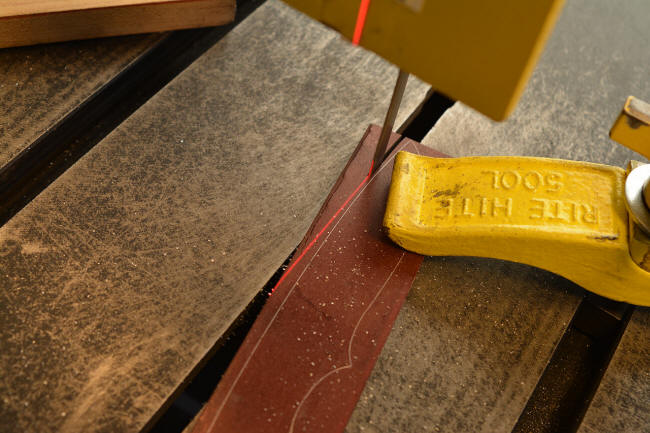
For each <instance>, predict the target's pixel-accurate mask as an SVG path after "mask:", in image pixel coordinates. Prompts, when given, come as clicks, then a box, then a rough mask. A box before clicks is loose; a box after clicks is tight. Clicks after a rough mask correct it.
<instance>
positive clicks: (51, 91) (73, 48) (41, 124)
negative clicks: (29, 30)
mask: <svg viewBox="0 0 650 433" xmlns="http://www.w3.org/2000/svg"><path fill="white" fill-rule="evenodd" d="M161 39H162V37H161V35H143V36H125V37H120V38H112V39H104V40H100V41H92V42H90V41H81V42H70V43H66V44H57V45H49V46H35V47H22V48H13V49H5V50H0V100H1V101H2V104H0V137H1V139H0V167H2V166H4V165H5V164H7V163H8V162H9V161H10V160H11V159H13V158H14V157H15V156H16V155H18V154H19V153H20V152H21V151H23V150H24V149H26V148H27V147H28V146H29V145H30V144H31V143H33V142H34V141H35V140H36V139H37V138H38V137H39V136H41V135H42V134H43V133H44V132H46V131H47V130H49V129H50V128H52V127H53V126H54V125H55V124H57V123H58V122H60V121H61V120H62V119H63V118H65V116H66V115H68V114H70V113H71V112H72V111H74V110H76V109H77V108H78V107H79V106H80V105H81V104H83V103H84V101H86V100H88V99H89V98H90V97H91V96H92V95H93V94H94V93H96V92H97V91H98V90H100V89H101V88H102V86H104V85H105V84H106V83H108V82H109V81H111V80H112V79H113V78H115V77H116V76H117V75H119V74H120V73H121V72H123V71H124V70H125V69H127V68H128V67H129V66H130V65H131V64H132V63H133V62H135V61H136V60H137V59H138V58H140V57H141V56H142V55H144V54H145V53H147V52H148V51H149V50H150V49H151V48H153V47H154V46H155V45H156V44H157V43H158V42H159V41H160V40H161Z"/></svg>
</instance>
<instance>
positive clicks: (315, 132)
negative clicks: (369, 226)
mask: <svg viewBox="0 0 650 433" xmlns="http://www.w3.org/2000/svg"><path fill="white" fill-rule="evenodd" d="M396 75H397V70H396V69H395V68H394V67H392V66H389V65H388V64H387V63H385V62H383V61H382V60H380V59H378V58H377V57H376V56H374V55H372V54H369V53H367V52H365V51H362V50H358V49H354V48H353V47H352V46H350V45H349V44H348V43H347V42H345V41H343V40H341V39H340V37H339V36H338V35H337V34H335V33H333V32H332V31H330V30H328V29H326V28H324V27H323V26H321V25H319V24H317V23H314V22H312V21H311V20H309V19H308V18H306V17H303V16H302V15H300V14H298V13H297V12H295V11H293V10H292V9H290V8H288V7H287V6H285V5H283V4H282V3H280V2H278V1H276V0H270V1H268V2H267V3H265V4H264V5H262V6H261V7H260V8H259V9H258V10H257V11H256V12H254V13H253V14H252V15H251V16H249V17H248V18H247V19H246V20H244V21H243V22H242V23H241V24H240V25H239V26H237V27H236V28H235V29H234V30H233V31H232V32H230V33H229V34H228V35H227V36H226V37H224V38H223V39H222V40H221V41H220V42H218V43H217V44H216V45H215V46H214V47H213V48H211V49H210V50H209V51H207V52H206V53H205V54H204V55H203V56H202V57H201V58H200V59H198V60H197V61H196V62H195V63H194V64H193V65H191V66H190V67H189V68H188V69H187V70H186V71H184V72H183V73H182V74H180V75H179V76H178V77H177V78H176V79H175V80H173V81H172V82H171V83H170V84H169V85H168V86H167V87H166V88H164V89H163V90H162V91H160V92H159V93H158V94H157V95H156V96H155V97H153V98H152V99H151V100H150V101H149V102H148V103H147V104H145V105H144V106H143V107H141V109H139V110H138V111H137V112H136V113H134V114H133V115H132V116H131V117H130V118H129V119H127V120H126V121H125V122H124V123H123V124H122V125H120V127H118V128H117V129H116V130H115V131H114V132H113V133H111V134H110V135H109V136H108V137H107V138H106V139H105V140H103V141H102V142H101V143H99V144H98V145H97V146H95V147H94V148H93V149H92V150H91V151H90V152H89V153H88V154H86V155H85V156H84V157H83V158H82V159H80V160H79V161H78V162H77V163H76V164H75V165H74V166H73V167H72V168H70V169H69V170H68V171H67V172H66V173H64V174H63V175H62V176H61V177H60V178H59V179H57V180H56V181H55V182H54V183H53V184H52V185H50V187H48V188H47V189H46V190H45V191H44V192H43V193H42V194H40V195H39V196H38V197H37V198H36V199H35V200H34V201H33V202H31V203H30V204H29V205H28V206H27V207H25V208H24V209H23V210H22V211H21V212H20V213H18V214H17V215H16V216H15V217H14V218H13V219H12V220H10V221H9V222H8V223H7V224H6V225H5V226H3V227H2V228H1V229H0V269H2V272H0V286H2V287H3V290H2V292H1V293H0V323H2V324H3V326H2V327H0V346H1V347H2V351H0V371H2V375H1V376H0V395H1V398H0V419H2V420H3V422H2V426H0V430H3V429H6V428H10V429H15V430H20V431H26V432H36V431H38V432H48V431H62V432H90V431H96V432H100V431H101V432H104V431H110V432H126V431H138V430H139V429H140V428H141V427H142V426H143V425H144V424H145V423H146V422H147V420H149V418H150V417H151V416H152V414H153V413H154V412H155V411H156V410H157V409H158V408H159V407H160V405H161V404H162V403H163V402H164V401H165V400H166V399H167V398H168V396H169V395H170V393H172V392H173V391H174V390H175V389H176V388H177V387H178V386H179V384H180V383H181V381H182V380H183V379H184V378H185V377H186V376H187V374H188V372H189V371H190V370H191V369H192V368H193V367H194V366H195V365H196V364H197V362H198V361H199V360H200V359H201V358H202V357H203V355H204V354H205V353H206V352H207V351H208V350H209V349H210V347H212V345H213V344H214V343H215V342H216V341H217V340H218V339H219V338H220V337H221V335H222V333H223V332H224V331H225V329H226V328H227V327H228V326H229V325H230V324H231V322H232V321H233V319H234V318H235V317H236V316H237V315H238V314H239V313H240V312H241V311H242V309H243V308H244V307H245V306H246V305H247V304H248V303H249V302H250V300H251V299H252V297H253V296H254V295H255V294H256V293H257V292H258V291H259V290H260V289H261V288H262V286H263V285H264V284H265V283H266V282H267V280H268V279H269V277H270V276H271V275H272V274H273V273H274V272H275V270H276V269H277V268H278V267H279V266H280V265H281V264H282V262H283V261H284V260H285V259H286V257H287V256H288V255H289V254H290V253H291V251H292V250H293V249H294V248H295V247H296V245H297V244H298V243H299V242H300V240H301V239H302V237H303V235H304V234H305V232H306V230H307V229H308V227H309V226H310V223H311V222H312V220H313V219H314V217H315V216H316V214H317V212H318V210H319V207H320V204H321V202H322V200H324V199H325V197H326V196H327V194H328V192H329V190H330V188H331V186H332V183H333V182H334V181H335V180H336V178H337V176H338V175H339V173H340V171H341V170H342V169H343V167H344V166H345V163H346V162H347V160H348V158H349V156H350V154H351V153H352V151H353V150H354V149H355V147H356V145H357V143H358V141H359V140H360V139H361V137H362V135H363V132H364V130H365V129H366V128H367V126H368V124H369V123H371V122H375V123H378V122H380V121H381V120H382V117H383V115H384V114H385V110H386V108H387V105H388V101H389V98H390V93H391V91H392V86H393V82H394V78H395V77H396ZM426 90H427V87H426V86H425V85H423V84H422V83H419V82H417V81H415V80H414V81H412V82H411V83H410V84H409V87H408V89H407V93H406V95H405V104H404V105H403V107H404V109H403V110H402V115H401V120H403V119H404V118H405V116H407V115H408V114H409V113H410V112H411V111H412V110H413V109H414V108H415V107H416V106H417V104H419V102H420V101H421V99H422V98H423V97H424V95H425V93H426Z"/></svg>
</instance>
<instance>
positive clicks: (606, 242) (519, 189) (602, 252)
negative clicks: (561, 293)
mask: <svg viewBox="0 0 650 433" xmlns="http://www.w3.org/2000/svg"><path fill="white" fill-rule="evenodd" d="M625 179H626V171H625V170H623V169H621V168H616V167H610V166H606V165H599V164H592V163H586V162H574V161H564V160H555V159H545V158H525V157H467V158H428V157H423V156H418V155H413V154H410V153H407V152H400V153H399V154H398V155H397V158H396V161H395V168H394V171H393V180H392V184H391V187H390V194H389V198H388V203H387V207H386V214H385V217H384V226H385V227H386V229H387V231H388V235H389V236H390V238H391V239H392V240H393V241H395V242H396V243H397V244H399V245H401V246H402V247H404V248H406V249H407V250H411V251H414V252H417V253H420V254H425V255H435V256H447V255H451V256H480V257H493V258H498V259H503V260H509V261H513V262H519V263H525V264H529V265H533V266H537V267H539V268H542V269H546V270H549V271H551V272H554V273H557V274H559V275H562V276H563V277H565V278H567V279H569V280H571V281H574V282H575V283H577V284H579V285H580V286H582V287H584V288H585V289H587V290H590V291H592V292H594V293H597V294H599V295H602V296H605V297H608V298H611V299H615V300H619V301H625V302H630V303H633V304H638V305H644V306H650V272H648V269H644V268H642V266H648V265H647V263H646V264H645V265H644V264H637V263H636V262H635V261H634V260H633V259H632V257H631V255H630V232H631V230H630V223H629V221H628V213H627V210H626V206H625V193H624V188H625ZM632 232H634V230H632ZM646 252H647V250H646ZM637 255H638V254H637ZM644 258H645V257H641V258H640V259H639V260H637V261H639V262H641V263H645V262H644V261H643V259H644Z"/></svg>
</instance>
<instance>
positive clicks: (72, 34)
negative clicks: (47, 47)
mask: <svg viewBox="0 0 650 433" xmlns="http://www.w3.org/2000/svg"><path fill="white" fill-rule="evenodd" d="M235 10H236V6H235V1H234V0H189V1H188V0H181V1H163V2H156V3H152V2H149V3H148V4H135V5H130V6H120V7H102V8H96V9H88V10H70V11H66V12H58V13H44V14H34V15H24V16H16V17H2V18H0V48H6V47H14V46H24V45H35V44H42V43H50V42H61V41H68V40H77V39H91V38H98V37H108V36H120V35H128V34H137V33H152V32H163V31H170V30H179V29H187V28H195V27H210V26H217V25H223V24H227V23H229V22H231V21H233V20H234V18H235Z"/></svg>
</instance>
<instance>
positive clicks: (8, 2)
mask: <svg viewBox="0 0 650 433" xmlns="http://www.w3.org/2000/svg"><path fill="white" fill-rule="evenodd" d="M178 1H183V0H21V1H16V0H0V17H12V16H19V15H36V14H46V13H54V12H67V11H74V10H84V9H99V8H115V7H124V6H135V5H146V4H153V3H172V2H178Z"/></svg>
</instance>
